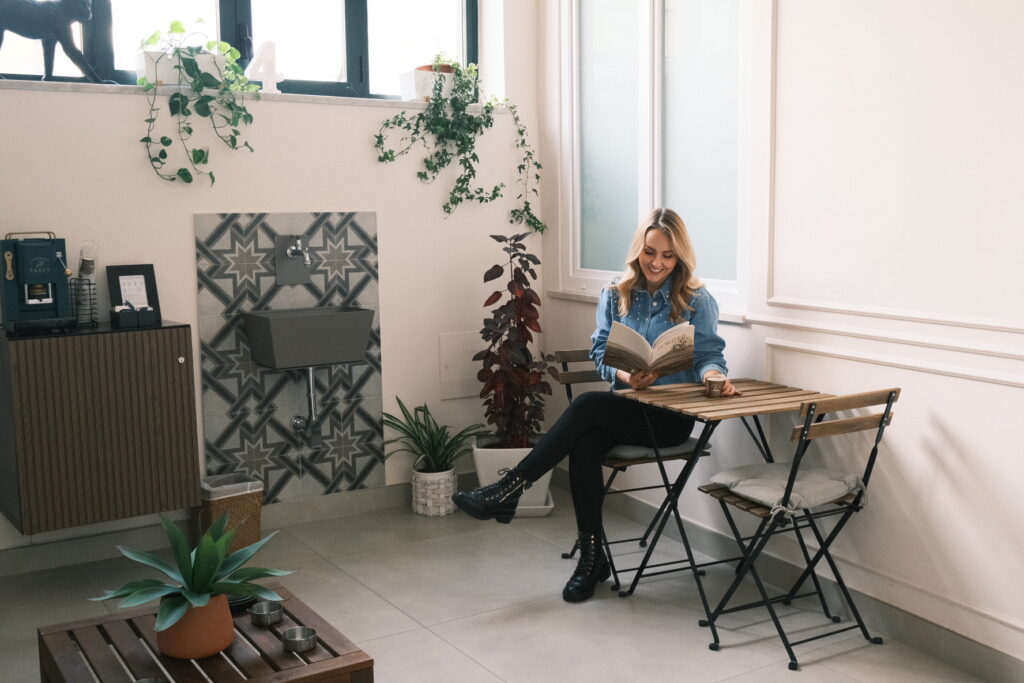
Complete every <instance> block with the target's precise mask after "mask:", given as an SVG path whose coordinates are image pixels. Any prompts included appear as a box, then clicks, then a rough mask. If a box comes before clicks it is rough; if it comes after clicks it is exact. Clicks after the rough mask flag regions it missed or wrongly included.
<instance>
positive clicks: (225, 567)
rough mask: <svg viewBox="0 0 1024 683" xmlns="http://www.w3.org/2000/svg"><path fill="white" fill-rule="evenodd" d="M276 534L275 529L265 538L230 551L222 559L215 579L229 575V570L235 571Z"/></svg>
mask: <svg viewBox="0 0 1024 683" xmlns="http://www.w3.org/2000/svg"><path fill="white" fill-rule="evenodd" d="M276 535H277V532H276V531H275V532H273V533H272V534H270V535H269V536H267V537H266V538H263V539H261V540H259V541H256V542H255V543H253V544H252V545H247V546H245V547H244V548H240V549H238V550H236V551H235V552H233V553H231V554H230V555H228V557H227V559H225V560H224V563H223V564H221V566H220V572H219V573H218V574H217V577H216V579H217V580H218V581H219V580H221V579H223V578H225V577H227V576H229V575H230V574H231V572H233V571H235V570H236V569H238V568H239V567H241V566H242V565H243V564H245V563H246V562H248V561H249V558H251V557H252V556H253V555H255V554H256V551H257V550H259V549H260V548H262V547H263V546H264V544H266V542H267V541H269V540H270V539H272V538H273V537H274V536H276Z"/></svg>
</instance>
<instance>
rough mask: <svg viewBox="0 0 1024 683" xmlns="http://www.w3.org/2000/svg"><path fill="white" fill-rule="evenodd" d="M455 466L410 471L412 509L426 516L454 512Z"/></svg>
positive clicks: (437, 515)
mask: <svg viewBox="0 0 1024 683" xmlns="http://www.w3.org/2000/svg"><path fill="white" fill-rule="evenodd" d="M455 485H456V480H455V468H454V467H453V468H451V469H450V470H445V471H444V472H418V471H416V470H413V471H412V511H413V512H415V513H416V514H418V515H426V516H427V517H441V516H443V515H450V514H452V513H453V512H455V503H453V502H452V496H453V495H455Z"/></svg>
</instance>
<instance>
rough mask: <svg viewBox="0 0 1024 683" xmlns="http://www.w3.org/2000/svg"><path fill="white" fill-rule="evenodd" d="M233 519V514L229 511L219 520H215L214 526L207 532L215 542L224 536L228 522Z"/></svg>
mask: <svg viewBox="0 0 1024 683" xmlns="http://www.w3.org/2000/svg"><path fill="white" fill-rule="evenodd" d="M229 519H231V512H230V511H227V512H225V513H224V514H223V515H221V516H220V517H218V518H217V519H215V520H213V524H211V525H210V528H209V529H207V530H206V531H207V532H208V533H209V534H210V536H211V537H212V538H213V540H215V541H216V540H217V539H219V538H220V537H221V536H223V535H224V529H226V528H227V526H228V520H229Z"/></svg>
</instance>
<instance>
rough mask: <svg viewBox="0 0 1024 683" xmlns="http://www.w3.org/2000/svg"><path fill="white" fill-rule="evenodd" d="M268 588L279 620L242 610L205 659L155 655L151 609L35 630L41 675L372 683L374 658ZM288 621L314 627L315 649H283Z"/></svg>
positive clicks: (47, 680)
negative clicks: (221, 647) (257, 618)
mask: <svg viewBox="0 0 1024 683" xmlns="http://www.w3.org/2000/svg"><path fill="white" fill-rule="evenodd" d="M274 588H275V590H277V592H278V593H279V594H280V595H281V597H282V598H284V601H283V602H282V603H281V604H282V606H283V607H284V618H283V619H282V620H281V622H280V623H278V624H275V625H273V626H270V627H264V626H254V625H253V624H252V623H250V621H249V615H248V614H245V613H243V614H241V615H238V616H236V617H235V640H234V642H233V643H232V644H231V647H229V648H228V649H227V650H225V651H224V652H222V653H220V654H218V655H214V656H213V657H207V658H206V659H197V660H186V659H172V658H170V657H165V656H163V655H161V654H159V652H158V651H157V647H156V633H155V632H154V631H153V623H154V621H155V619H156V616H155V611H154V610H153V609H152V608H141V609H138V610H131V611H125V612H121V613H118V614H111V615H110V616H106V617H100V618H98V619H86V620H83V621H75V622H71V623H67V624H58V625H56V626H47V627H44V628H40V629H38V633H39V671H40V674H41V677H42V680H43V681H44V683H51V682H52V683H56V682H57V681H67V682H69V683H71V682H75V683H77V682H78V681H94V680H96V679H98V680H100V681H102V682H103V683H107V682H108V681H123V682H126V683H130V682H131V681H136V680H139V679H144V678H153V679H157V680H163V681H167V683H178V682H182V681H195V682H196V683H200V682H202V681H206V680H207V678H208V679H209V680H211V681H218V682H220V681H275V683H276V682H277V681H339V682H345V683H372V681H373V659H372V658H371V657H370V656H369V655H367V654H366V653H365V652H363V651H362V650H360V649H359V648H358V647H356V646H355V645H354V644H353V643H352V641H350V640H349V639H348V638H346V637H345V636H343V635H341V633H339V632H338V630H337V629H335V628H334V627H333V626H331V625H330V624H328V623H327V622H326V621H324V619H323V618H322V617H321V616H320V615H318V614H317V613H316V612H314V611H313V610H312V609H311V608H310V607H309V606H308V605H306V604H305V603H303V602H302V601H301V600H299V599H298V598H296V597H295V596H293V595H292V594H291V593H290V592H289V591H288V590H286V589H284V588H279V587H276V586H275V587H274ZM292 626H310V627H312V628H314V629H316V634H317V644H316V647H315V648H313V649H312V650H307V651H306V652H303V653H300V654H293V653H291V652H286V651H285V649H284V646H283V645H282V643H281V632H282V631H284V630H285V629H287V628H290V627H292ZM94 676H95V678H94ZM204 676H205V677H204Z"/></svg>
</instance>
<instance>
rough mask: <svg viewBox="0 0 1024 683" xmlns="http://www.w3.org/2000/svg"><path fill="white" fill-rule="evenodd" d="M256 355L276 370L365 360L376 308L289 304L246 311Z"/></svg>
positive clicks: (244, 314) (248, 330) (252, 347)
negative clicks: (295, 306) (291, 305)
mask: <svg viewBox="0 0 1024 683" xmlns="http://www.w3.org/2000/svg"><path fill="white" fill-rule="evenodd" d="M242 321H243V323H244V324H245V332H246V334H247V335H248V337H249V348H250V349H251V351H252V359H253V361H255V362H256V363H259V364H260V365H264V366H266V367H268V368H274V369H275V370H283V369H287V368H305V367H310V366H314V365H333V364H335V363H351V362H353V361H361V360H363V359H364V357H365V356H366V346H367V344H369V342H370V323H372V322H373V311H371V310H367V309H365V308H335V307H326V306H320V307H317V308H286V309H280V310H274V311H250V312H248V313H242Z"/></svg>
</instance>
